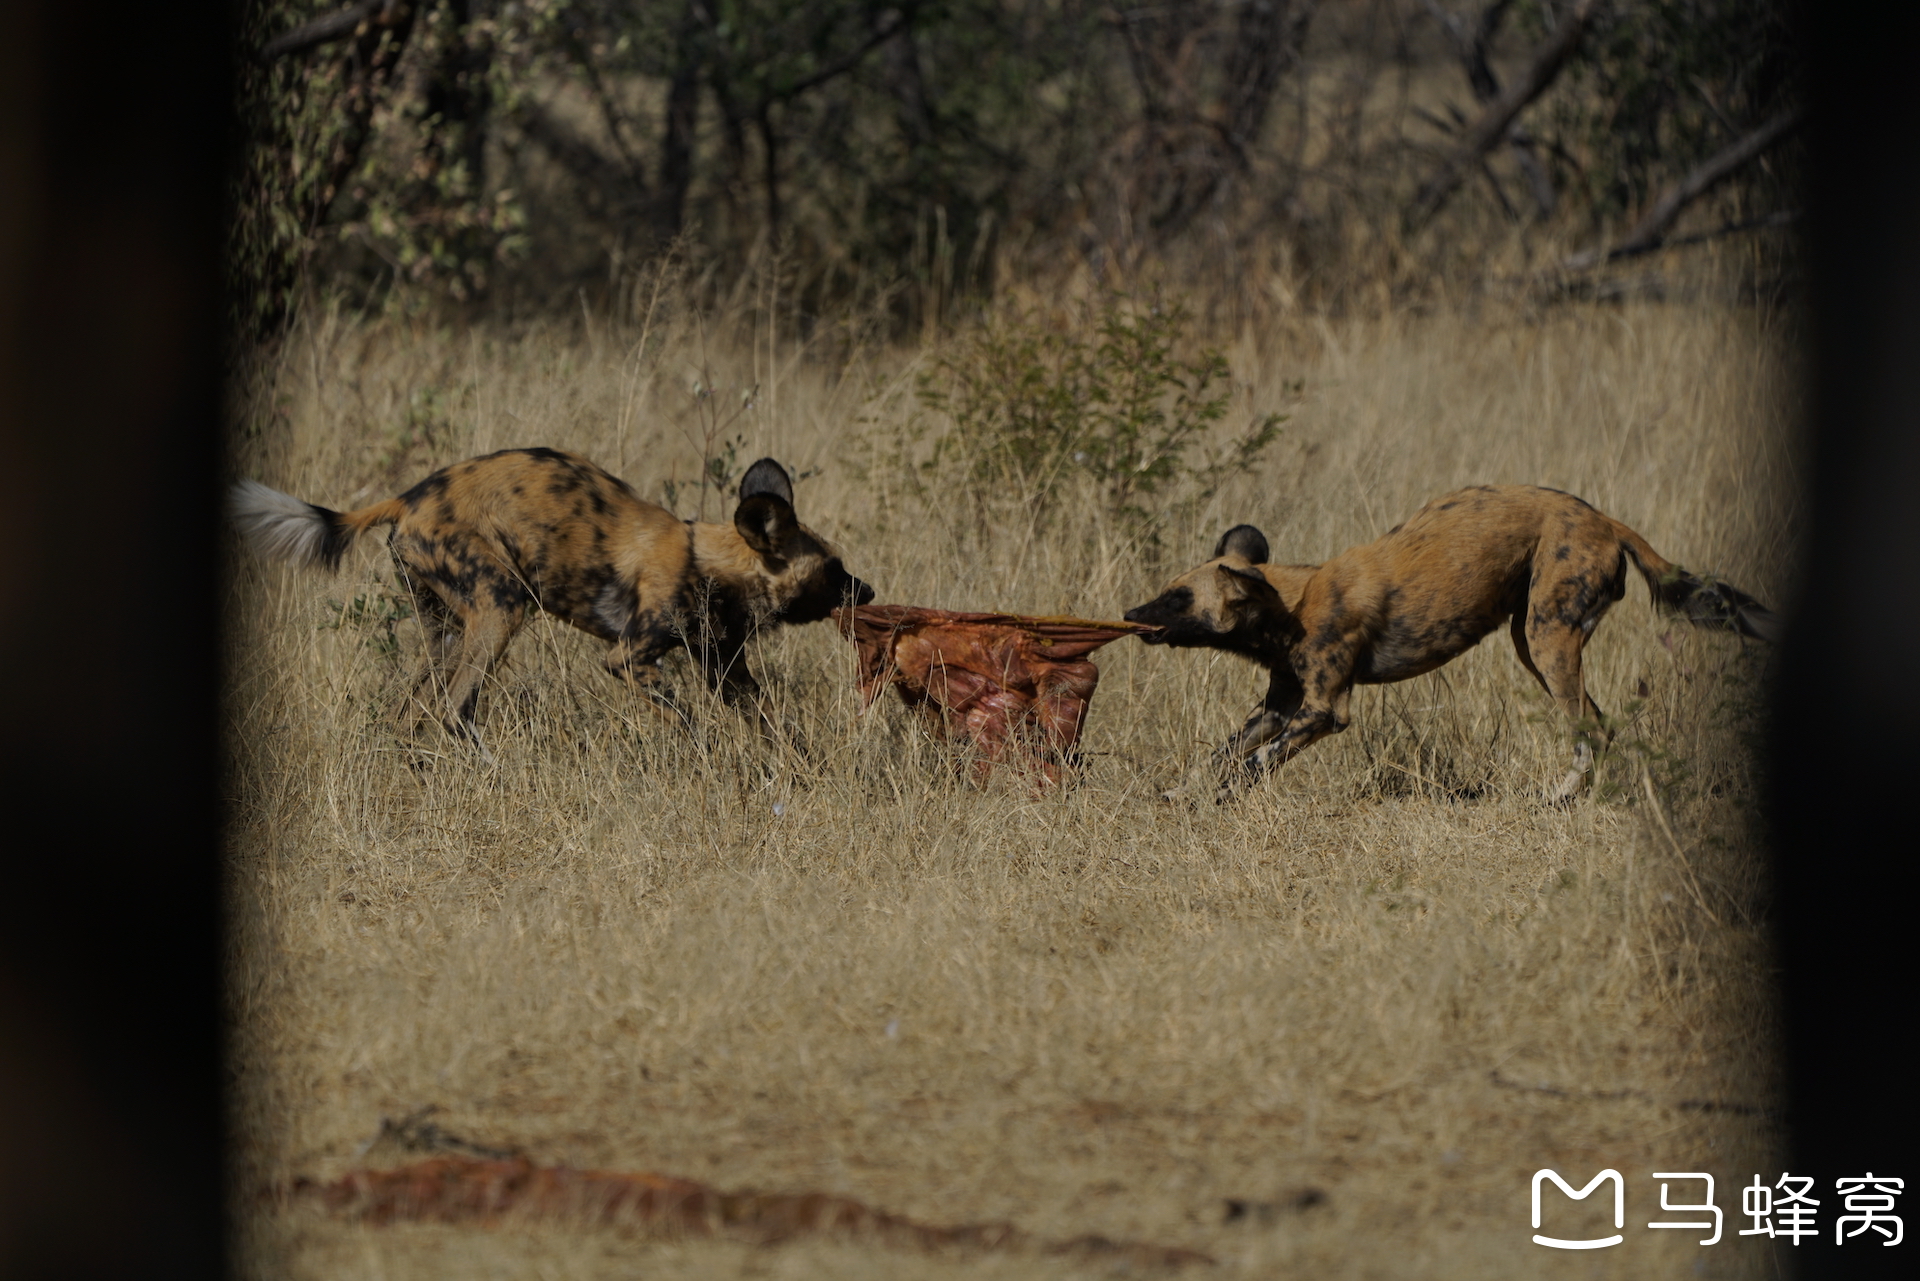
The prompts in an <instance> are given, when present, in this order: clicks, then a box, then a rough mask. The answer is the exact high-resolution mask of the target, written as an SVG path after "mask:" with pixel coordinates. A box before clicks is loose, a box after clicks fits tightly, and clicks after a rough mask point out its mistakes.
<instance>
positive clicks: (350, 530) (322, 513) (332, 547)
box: [231, 480, 407, 572]
mask: <svg viewBox="0 0 1920 1281" xmlns="http://www.w3.org/2000/svg"><path fill="white" fill-rule="evenodd" d="M231 504H232V508H231V509H232V512H233V523H234V524H236V525H238V526H239V527H240V532H241V533H243V534H245V535H246V537H247V540H248V541H249V542H251V543H252V544H253V545H254V546H255V547H256V548H257V549H259V551H260V552H261V553H262V554H263V555H265V556H268V557H270V558H272V559H274V560H284V561H289V562H291V563H293V564H295V565H304V566H318V567H320V568H322V569H325V570H327V571H329V572H332V571H333V570H336V569H339V568H340V557H341V556H343V555H344V554H345V553H346V550H347V548H348V547H350V546H352V545H353V540H354V539H355V538H358V537H359V536H360V535H361V534H363V533H365V532H366V531H367V530H368V529H370V528H371V527H373V526H375V525H391V524H392V523H393V522H395V521H397V520H399V519H400V518H401V517H402V516H404V515H406V514H407V509H406V505H405V504H403V503H402V502H401V501H400V500H399V499H397V498H389V499H387V501H385V502H383V503H375V504H374V505H373V506H371V507H362V508H361V509H360V510H358V511H351V512H337V511H330V510H328V509H327V508H325V507H316V506H315V505H314V504H312V503H309V502H304V501H302V500H301V499H298V498H295V497H294V496H293V495H292V494H283V493H281V492H280V491H279V490H277V489H269V488H268V487H267V486H265V485H262V484H261V483H260V482H259V481H257V480H243V481H241V482H239V483H238V484H236V485H235V486H234V487H233V492H232V495H231Z"/></svg>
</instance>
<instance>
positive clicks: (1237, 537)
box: [1213, 525, 1267, 565]
mask: <svg viewBox="0 0 1920 1281" xmlns="http://www.w3.org/2000/svg"><path fill="white" fill-rule="evenodd" d="M1222 556H1238V557H1239V558H1240V559H1241V560H1244V561H1246V562H1247V564H1249V565H1264V564H1266V563H1267V536H1266V535H1265V534H1263V533H1261V532H1260V531H1259V530H1257V529H1255V528H1254V527H1253V526H1252V525H1235V526H1234V527H1233V528H1232V529H1229V530H1228V531H1227V532H1226V533H1224V534H1222V535H1220V542H1219V543H1218V544H1217V545H1216V546H1215V547H1214V549H1213V558H1214V559H1215V560H1219V559H1220V558H1221V557H1222Z"/></svg>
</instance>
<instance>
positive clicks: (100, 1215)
mask: <svg viewBox="0 0 1920 1281" xmlns="http://www.w3.org/2000/svg"><path fill="white" fill-rule="evenodd" d="M12 16H13V22H12V24H11V26H10V30H9V36H8V39H7V40H6V41H3V42H0V192H4V196H0V450H4V466H0V610H4V611H5V616H4V619H0V645H4V647H5V658H6V663H5V668H4V670H5V671H6V672H7V674H8V677H9V690H10V696H9V698H8V699H7V700H6V702H5V708H6V716H7V723H6V726H5V734H4V738H0V744H3V746H0V751H4V753H5V761H4V771H3V773H4V778H5V780H6V787H7V795H8V801H9V805H8V812H9V814H10V816H11V817H12V820H13V823H12V826H13V832H12V835H11V838H10V839H9V841H8V848H9V851H10V858H9V864H10V869H11V871H12V872H13V877H12V882H11V887H10V888H11V891H12V895H11V897H12V906H13V911H12V912H11V913H10V914H9V919H8V922H7V928H6V929H5V930H4V931H0V1273H4V1274H5V1275H7V1276H9V1277H16V1276H18V1277H27V1276H63V1277H96V1276H98V1277H107V1276H129V1275H139V1276H142V1277H161V1276H173V1275H178V1276H193V1277H206V1276H215V1275H218V1274H219V1273H220V1272H221V1270H222V1265H221V1247H222V1235H223V1226H222V1213H223V1195H224V1193H223V1188H222V1184H221V1177H220V1176H221V1142H222V1139H221V1110H220V1095H219V1082H220V1080H221V1060H220V1006H221V993H220V988H219V976H218V957H219V953H220V946H221V940H220V932H219V909H218V904H219V876H218V858H219V854H218V851H219V828H218V823H219V807H218V804H217V797H218V794H219V787H218V769H219V751H218V742H217V733H216V714H215V712H216V707H217V699H218V693H219V691H218V663H217V657H216V656H217V652H218V650H217V641H218V632H217V625H218V606H219V601H220V593H219V590H218V579H219V556H218V541H217V510H218V485H219V477H220V472H221V466H220V455H219V448H220V382H219V376H220V366H219V352H220V345H221V344H220V338H221V335H220V332H219V317H220V314H221V306H220V298H219V284H218V282H219V280H220V279H221V271H220V269H221V265H222V263H221V253H222V248H221V247H222V232H221V228H222V221H221V219H222V205H221V193H222V182H221V178H222V174H223V164H224V162H225V159H226V154H227V152H226V139H227V137H228V133H227V102H228V96H227V86H228V84H229V75H228V65H227V61H226V56H225V44H224V41H225V37H226V35H227V32H226V30H225V28H224V26H223V23H222V21H221V20H220V15H219V14H218V13H217V12H211V13H210V12H207V11H198V10H195V9H194V8H193V7H192V6H188V7H186V8H184V9H182V8H179V7H165V8H161V7H149V8H146V9H142V10H133V11H128V12H126V13H122V14H118V15H116V17H115V24H116V25H112V26H108V25H105V24H104V23H103V22H102V21H101V20H100V19H99V16H98V15H97V14H94V13H92V12H90V11H83V10H79V9H76V8H74V7H72V6H61V5H54V4H48V3H45V2H44V0H41V2H40V3H31V4H27V5H23V6H16V7H15V9H14V10H13V13H12ZM1808 31H1809V35H1810V37H1811V38H1812V47H1813V48H1814V49H1815V51H1816V52H1817V54H1818V61H1817V62H1816V63H1815V64H1814V70H1815V76H1814V81H1813V88H1814V93H1813V101H1814V104H1815V108H1816V110H1815V114H1814V116H1813V126H1812V128H1813V148H1812V152H1813V157H1814V161H1813V165H1814V174H1813V181H1812V184H1811V200H1812V203H1811V210H1812V215H1813V217H1812V222H1811V227H1810V232H1811V236H1812V258H1811V263H1812V267H1813V290H1812V295H1811V303H1812V306H1813V309H1814V314H1815V319H1816V321H1817V329H1816V334H1817V352H1816V362H1815V364H1816V377H1817V395H1816V398H1815V414H1816V423H1815V427H1814V435H1813V437H1812V441H1813V449H1812V455H1813V460H1814V470H1813V476H1812V484H1813V494H1812V497H1813V503H1812V511H1813V513H1814V524H1813V527H1812V529H1811V530H1810V532H1809V536H1808V538H1807V541H1806V543H1805V548H1806V552H1805V562H1804V563H1805V567H1806V569H1805V573H1804V576H1803V588H1802V591H1801V593H1800V596H1799V599H1798V600H1797V601H1796V602H1794V605H1795V610H1794V617H1793V623H1792V632H1791V638H1790V641H1789V643H1788V645H1787V646H1786V649H1785V653H1784V655H1783V658H1782V662H1781V668H1780V681H1779V685H1778V688H1777V691H1776V701H1775V716H1774V728H1773V740H1772V743H1773V758H1772V762H1773V770H1774V780H1775V781H1774V792H1773V801H1774V806H1775V814H1776V818H1777V831H1778V835H1779V841H1778V847H1777V851H1778V852H1777V858H1778V876H1779V880H1780V885H1781V890H1782V893H1781V895H1780V905H1781V906H1780V917H1781V922H1782V934H1781V939H1782V958H1783V962H1784V965H1785V976H1786V977H1785V991H1786V997H1787V1000H1788V1002H1789V1008H1788V1013H1789V1017H1790V1020H1791V1028H1792V1042H1791V1047H1792V1048H1791V1053H1792V1063H1791V1069H1792V1072H1791V1075H1792V1088H1793V1099H1792V1106H1793V1123H1794V1127H1795V1145H1796V1147H1795V1156H1794V1158H1793V1160H1794V1162H1795V1168H1794V1172H1795V1173H1807V1174H1812V1175H1814V1176H1816V1177H1817V1178H1818V1179H1819V1181H1820V1185H1821V1189H1823V1190H1824V1191H1825V1194H1826V1195H1827V1196H1828V1197H1830V1195H1831V1186H1832V1180H1833V1179H1834V1178H1836V1177H1840V1176H1846V1175H1856V1174H1862V1173H1865V1172H1867V1171H1868V1170H1872V1171H1873V1172H1875V1173H1879V1174H1891V1175H1894V1176H1898V1177H1904V1178H1906V1179H1908V1180H1909V1181H1910V1182H1909V1185H1908V1186H1909V1188H1910V1189H1911V1188H1913V1186H1914V1185H1913V1183H1912V1182H1911V1180H1914V1179H1916V1178H1920V1160H1916V1157H1920V1147H1916V1145H1915V1143H1914V1141H1913V1117H1914V1103H1913V1098H1912V1093H1911V1089H1910V1088H1909V1085H1908V1077H1907V1072H1909V1071H1910V1070H1911V1068H1910V1063H1911V1060H1910V1058H1909V1057H1908V1056H1907V1054H1906V1052H1903V1051H1901V1050H1900V1049H1899V1046H1900V1045H1902V1044H1906V1041H1905V1037H1904V1035H1903V1034H1904V1033H1905V1032H1906V1030H1907V1029H1906V1026H1905V1025H1906V1024H1907V1023H1909V1022H1910V1021H1911V1013H1910V1011H1911V1009H1912V1005H1911V991H1912V979H1911V966H1912V957H1913V951H1914V947H1913V944H1912V943H1911V942H1910V941H1909V939H1910V938H1911V937H1912V935H1911V934H1910V928H1911V927H1910V920H1911V917H1912V915H1913V913H1914V911H1915V908H1914V906H1913V904H1914V897H1913V894H1912V889H1913V879H1914V878H1913V872H1912V870H1911V866H1912V862H1913V854H1912V852H1911V851H1912V847H1911V845H1910V844H1909V842H1910V841H1911V840H1912V837H1911V836H1910V835H1909V834H1908V832H1907V828H1906V825H1905V822H1904V819H1905V817H1906V810H1907V808H1908V804H1909V798H1910V797H1911V796H1912V795H1913V794H1914V791H1915V787H1916V784H1915V780H1916V778H1917V777H1920V739H1917V738H1916V734H1915V728H1914V727H1915V723H1916V720H1917V719H1920V666H1917V665H1916V664H1915V663H1914V662H1913V660H1912V652H1913V650H1914V647H1915V637H1916V636H1920V591H1917V590H1916V587H1920V583H1916V579H1917V578H1920V573H1917V572H1916V569H1915V566H1916V565H1920V525H1917V524H1916V522H1915V519H1914V511H1915V507H1916V502H1915V495H1916V494H1920V359H1917V357H1920V235H1917V234H1916V233H1915V231H1914V224H1913V219H1912V211H1913V210H1914V209H1915V208H1916V207H1917V205H1920V201H1917V199H1916V197H1920V191H1916V190H1915V188H1916V187H1917V186H1920V177H1917V176H1916V175H1915V172H1914V170H1913V168H1912V166H1911V165H1908V164H1905V163H1900V162H1899V161H1898V160H1897V159H1892V158H1897V157H1900V156H1903V155H1904V154H1905V152H1906V151H1907V150H1908V149H1910V145H1911V139H1912V138H1914V137H1916V136H1920V128H1917V126H1920V119H1917V118H1916V117H1920V105H1916V103H1915V101H1914V99H1913V97H1912V95H1910V94H1907V93H1904V92H1900V91H1898V89H1897V87H1898V86H1900V85H1902V84H1903V83H1904V77H1903V74H1902V73H1903V72H1904V70H1905V67H1904V59H1905V56H1906V55H1905V53H1904V51H1903V50H1902V49H1901V48H1900V46H1899V45H1898V44H1897V42H1894V41H1891V40H1886V39H1876V38H1874V32H1873V31H1871V30H1870V29H1867V28H1865V27H1863V26H1860V25H1857V24H1856V23H1854V22H1853V20H1852V18H1851V15H1850V13H1848V12H1844V11H1838V10H1835V9H1834V8H1833V7H1831V6H1823V7H1819V9H1818V11H1817V12H1816V13H1815V14H1813V15H1812V16H1811V23H1810V26H1809V29H1808ZM1816 1194H1817V1195H1819V1194H1821V1193H1820V1192H1816ZM1915 1207H1920V1199H1913V1200H1911V1202H1910V1204H1909V1205H1907V1206H1905V1207H1903V1209H1904V1210H1905V1211H1906V1212H1907V1217H1909V1218H1911V1217H1912V1214H1913V1211H1914V1209H1915ZM1822 1209H1823V1212H1822V1222H1823V1224H1826V1223H1831V1222H1832V1216H1833V1215H1835V1214H1837V1213H1838V1207H1837V1205H1835V1204H1833V1203H1832V1202H1831V1200H1829V1201H1828V1203H1827V1204H1826V1205H1823V1208H1822ZM1913 1246H1916V1247H1920V1242H1916V1243H1913ZM1910 1248H1912V1247H1910ZM1795 1255H1796V1257H1797V1258H1798V1259H1799V1261H1800V1262H1801V1264H1802V1265H1803V1267H1804V1268H1805V1270H1806V1274H1807V1275H1820V1276H1842V1275H1847V1276H1854V1275H1861V1276H1864V1275H1881V1274H1883V1273H1884V1274H1886V1275H1892V1272H1893V1269H1894V1267H1895V1266H1897V1264H1898V1262H1899V1261H1900V1260H1902V1259H1904V1258H1906V1257H1908V1256H1907V1255H1906V1254H1905V1253H1904V1252H1903V1251H1902V1250H1898V1249H1896V1250H1893V1251H1885V1250H1882V1249H1880V1248H1878V1247H1876V1246H1872V1245H1867V1244H1865V1243H1863V1242H1856V1243H1855V1244H1854V1245H1852V1246H1849V1247H1845V1248H1835V1247H1833V1246H1832V1245H1831V1241H1830V1238H1826V1239H1824V1240H1823V1243H1822V1244H1821V1245H1819V1246H1818V1247H1816V1246H1815V1245H1814V1244H1813V1243H1808V1244H1807V1245H1806V1246H1804V1247H1802V1248H1801V1249H1800V1250H1797V1251H1796V1252H1795ZM1902 1271H1903V1274H1904V1272H1905V1270H1904V1269H1903V1270H1902Z"/></svg>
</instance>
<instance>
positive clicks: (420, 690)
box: [393, 567, 461, 737]
mask: <svg viewBox="0 0 1920 1281" xmlns="http://www.w3.org/2000/svg"><path fill="white" fill-rule="evenodd" d="M400 581H401V582H402V583H404V584H405V585H406V587H407V591H408V593H409V594H410V595H411V596H412V597H413V614H414V617H415V618H417V619H419V620H420V628H421V631H422V632H423V633H425V635H424V638H423V644H422V648H421V655H420V664H419V667H418V669H417V670H416V672H415V674H414V677H413V680H412V681H411V682H410V683H409V685H408V686H407V688H406V690H405V691H404V692H403V693H402V694H401V696H400V698H399V700H398V701H397V702H396V703H395V704H394V709H393V728H394V730H395V732H397V733H399V734H400V735H401V736H403V737H405V736H408V735H411V734H412V733H413V731H414V729H415V728H416V727H417V726H418V725H419V723H420V718H421V716H422V715H423V714H425V713H426V712H427V711H428V710H429V709H430V708H431V707H432V705H433V702H434V701H435V700H436V696H437V695H439V694H441V693H442V692H443V690H444V687H445V684H446V679H447V677H446V670H447V663H448V661H449V660H451V659H452V658H453V656H454V654H455V653H457V652H458V651H459V648H460V630H461V629H460V622H459V620H458V619H457V618H455V617H454V615H453V613H452V611H451V610H449V609H448V608H447V603H446V602H445V601H443V600H441V599H440V597H439V595H438V594H436V593H435V592H434V591H433V590H432V589H431V588H430V587H427V586H425V585H424V584H422V583H420V582H418V581H416V580H415V579H414V578H413V576H412V575H410V574H408V573H407V571H406V569H405V567H402V568H401V570H400Z"/></svg>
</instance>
